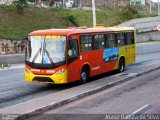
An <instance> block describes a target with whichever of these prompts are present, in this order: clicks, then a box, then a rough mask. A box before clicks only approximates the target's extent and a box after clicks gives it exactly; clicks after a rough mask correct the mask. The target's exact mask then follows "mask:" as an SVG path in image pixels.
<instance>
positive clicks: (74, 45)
mask: <svg viewBox="0 0 160 120" xmlns="http://www.w3.org/2000/svg"><path fill="white" fill-rule="evenodd" d="M68 56H69V58H76V57H78V41H77V40H69V42H68Z"/></svg>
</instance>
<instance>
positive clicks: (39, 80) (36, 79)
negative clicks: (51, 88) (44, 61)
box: [33, 77, 54, 82]
mask: <svg viewBox="0 0 160 120" xmlns="http://www.w3.org/2000/svg"><path fill="white" fill-rule="evenodd" d="M33 81H38V82H54V81H53V80H52V79H51V78H49V77H34V78H33Z"/></svg>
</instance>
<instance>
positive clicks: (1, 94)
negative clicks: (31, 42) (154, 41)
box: [0, 53, 160, 108]
mask: <svg viewBox="0 0 160 120" xmlns="http://www.w3.org/2000/svg"><path fill="white" fill-rule="evenodd" d="M159 59H160V53H151V54H144V55H138V56H137V60H136V63H135V64H133V65H131V66H129V67H127V69H126V71H125V72H124V74H127V73H137V72H140V71H141V69H147V68H150V67H155V66H156V65H157V64H160V63H159ZM23 71H24V68H23V67H22V68H19V67H17V68H16V67H15V68H14V69H13V68H12V69H8V70H0V84H1V86H0V108H4V107H7V106H10V105H14V104H18V103H21V102H24V101H28V100H32V99H35V98H38V97H41V96H45V95H48V94H51V93H53V92H58V91H61V90H65V89H68V88H70V87H74V86H77V85H78V84H77V83H75V84H69V85H52V86H50V85H46V84H38V83H34V84H33V83H26V82H25V81H24V74H23ZM112 75H114V74H112ZM101 77H107V76H100V77H99V78H98V79H100V78H101ZM93 79H97V77H96V78H93Z"/></svg>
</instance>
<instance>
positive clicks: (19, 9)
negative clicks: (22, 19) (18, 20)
mask: <svg viewBox="0 0 160 120" xmlns="http://www.w3.org/2000/svg"><path fill="white" fill-rule="evenodd" d="M13 4H14V5H15V6H16V8H17V13H18V14H23V9H24V8H23V7H24V6H25V4H26V0H16V1H14V3H13Z"/></svg>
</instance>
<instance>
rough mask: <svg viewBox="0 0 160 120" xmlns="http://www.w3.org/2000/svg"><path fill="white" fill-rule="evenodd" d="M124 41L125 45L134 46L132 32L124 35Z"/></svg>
mask: <svg viewBox="0 0 160 120" xmlns="http://www.w3.org/2000/svg"><path fill="white" fill-rule="evenodd" d="M126 41H127V45H131V44H134V32H127V33H126Z"/></svg>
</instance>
